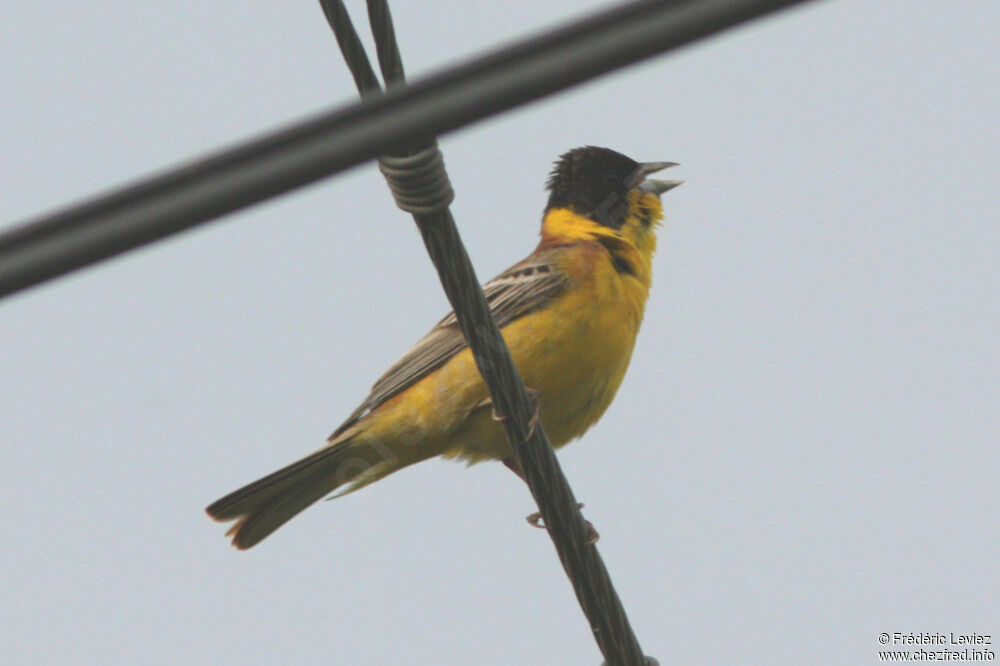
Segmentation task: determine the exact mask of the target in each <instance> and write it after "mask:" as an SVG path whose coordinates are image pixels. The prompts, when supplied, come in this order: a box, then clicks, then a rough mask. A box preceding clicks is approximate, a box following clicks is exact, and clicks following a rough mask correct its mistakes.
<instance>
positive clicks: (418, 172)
mask: <svg viewBox="0 0 1000 666" xmlns="http://www.w3.org/2000/svg"><path fill="white" fill-rule="evenodd" d="M378 168H379V171H381V172H382V175H383V176H385V179H386V181H387V182H388V183H389V189H390V190H391V191H392V196H393V198H394V199H395V200H396V205H397V206H399V207H400V208H401V209H403V210H405V211H406V212H407V213H412V214H413V215H430V214H431V213H439V212H442V211H444V210H447V208H448V206H449V205H450V204H451V202H452V201H453V200H454V199H455V191H454V190H453V189H452V188H451V181H450V180H448V173H447V172H446V171H445V168H444V156H443V155H442V154H441V151H440V150H439V149H438V146H437V142H436V141H435V142H434V143H432V144H431V145H429V146H427V147H426V148H424V149H423V150H420V151H418V152H417V153H415V154H413V155H384V156H382V157H380V158H378Z"/></svg>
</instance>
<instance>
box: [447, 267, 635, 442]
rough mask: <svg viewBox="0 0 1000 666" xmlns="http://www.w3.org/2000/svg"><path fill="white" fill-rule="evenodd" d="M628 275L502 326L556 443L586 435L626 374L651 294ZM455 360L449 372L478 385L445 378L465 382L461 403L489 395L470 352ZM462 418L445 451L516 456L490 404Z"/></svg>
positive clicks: (577, 291)
mask: <svg viewBox="0 0 1000 666" xmlns="http://www.w3.org/2000/svg"><path fill="white" fill-rule="evenodd" d="M627 280H628V281H625V280H623V279H622V278H620V277H619V276H618V275H617V274H606V275H605V280H604V283H601V284H593V285H591V287H592V288H588V289H571V290H568V291H567V292H566V293H565V294H564V295H563V296H561V297H560V298H558V299H557V300H556V301H555V302H553V303H551V304H550V305H549V306H548V307H547V308H545V310H544V311H539V312H536V313H532V314H530V315H527V316H525V317H522V318H521V319H519V320H517V321H514V322H512V323H511V324H509V325H508V326H506V327H505V328H504V330H503V335H504V339H505V340H506V341H507V345H508V346H509V347H510V350H511V354H512V356H513V358H514V362H515V363H516V364H517V367H518V369H519V370H520V372H521V376H522V378H523V379H524V382H525V384H526V385H527V387H528V388H529V389H532V390H534V391H537V392H538V396H539V400H540V403H541V416H542V423H543V425H544V426H545V431H546V433H547V434H548V436H549V440H550V441H551V442H552V445H553V446H555V447H559V446H562V445H564V444H566V443H567V442H569V441H570V440H572V439H575V438H577V437H579V436H580V435H582V434H583V433H584V432H585V431H586V430H587V429H588V428H589V427H590V426H591V425H593V424H594V423H595V422H596V421H597V420H598V419H599V418H600V417H601V415H603V414H604V412H605V410H606V409H607V408H608V406H609V405H610V404H611V401H612V400H613V399H614V397H615V393H616V392H617V390H618V387H619V386H620V385H621V382H622V379H623V378H624V376H625V371H626V370H627V369H628V363H629V360H630V358H631V356H632V349H633V347H634V346H635V338H636V334H637V333H638V330H639V324H640V322H641V320H642V309H643V305H644V303H645V296H646V290H645V289H644V288H642V286H641V285H640V284H639V283H638V282H636V281H635V280H631V279H630V278H629V279H627ZM632 283H634V284H632ZM448 365H449V366H454V367H447V368H446V373H447V374H448V375H452V372H454V373H455V375H454V376H455V377H456V378H457V377H458V376H462V377H465V378H467V377H469V371H471V372H472V373H474V374H473V375H472V376H473V377H474V378H475V381H474V386H464V387H460V386H456V385H455V384H452V383H451V382H450V381H448V380H446V381H445V384H450V385H451V386H452V387H453V388H456V389H459V390H458V393H459V394H461V395H462V398H463V399H462V400H461V402H462V403H464V404H466V405H469V404H481V403H483V402H485V401H487V393H486V389H485V386H484V385H483V384H482V382H481V380H480V379H479V375H478V373H476V371H475V369H474V368H473V367H471V366H472V365H473V361H472V356H471V352H469V351H468V350H465V351H463V352H462V353H461V354H460V355H459V356H458V357H456V358H455V359H453V360H452V362H451V363H449V364H448ZM442 379H445V378H444V377H442ZM459 383H461V382H459ZM472 399H475V401H474V402H471V400H472ZM448 402H450V401H448ZM455 425H456V427H455V428H454V430H452V437H451V438H450V439H451V440H452V442H453V443H454V444H455V445H454V446H453V447H452V448H450V449H449V450H447V451H445V452H444V454H445V455H447V456H449V457H459V458H463V459H465V460H468V461H469V462H477V461H479V460H483V459H488V458H494V459H498V458H499V459H502V458H506V457H509V456H510V455H511V451H510V445H509V443H508V442H507V438H506V435H505V432H504V430H503V427H502V426H501V424H499V423H498V422H497V421H496V420H495V419H494V415H493V410H492V406H491V405H490V404H488V403H487V404H485V405H482V406H480V407H478V408H476V409H473V410H472V411H471V412H470V413H468V415H467V416H466V418H464V419H461V421H460V422H458V423H456V424H455Z"/></svg>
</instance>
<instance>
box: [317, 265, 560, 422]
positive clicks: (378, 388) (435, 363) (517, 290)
mask: <svg viewBox="0 0 1000 666" xmlns="http://www.w3.org/2000/svg"><path fill="white" fill-rule="evenodd" d="M551 259H552V257H551V253H545V254H543V255H532V256H530V257H528V258H527V259H525V260H524V261H522V262H521V263H519V264H515V265H514V266H512V267H511V268H509V269H507V270H506V271H504V272H503V273H501V274H500V275H498V276H496V277H495V278H493V279H492V280H490V281H489V282H487V283H486V284H485V285H483V291H484V292H485V294H486V300H487V302H488V303H489V305H490V311H491V312H492V313H493V317H494V318H495V319H496V321H497V325H498V326H499V327H500V328H503V327H504V326H506V325H507V324H509V323H511V322H512V321H514V320H515V319H518V318H520V317H523V316H524V315H526V314H528V313H529V312H533V311H534V310H537V309H538V308H540V307H542V306H543V305H545V304H546V303H548V302H549V301H550V300H552V299H553V298H554V297H555V296H556V295H557V294H558V293H559V292H560V291H562V289H563V287H564V285H565V282H566V278H565V276H564V275H563V274H562V273H560V272H559V271H557V270H556V267H555V266H554V265H553V263H552V261H551ZM467 346H468V345H467V344H466V342H465V336H463V335H462V331H461V330H460V329H459V327H458V319H457V318H456V317H455V313H454V312H449V313H448V314H447V315H446V316H445V317H444V319H442V320H441V321H439V322H438V323H437V325H436V326H435V327H434V328H433V329H431V332H430V333H428V334H427V335H426V336H424V338H423V339H422V340H420V342H418V343H417V344H416V345H414V346H413V348H412V349H410V351H408V352H407V353H406V354H405V355H404V356H403V358H401V359H400V360H399V361H398V362H396V364H395V365H393V366H392V367H391V368H389V370H387V371H386V373H385V374H384V375H382V376H381V377H379V379H378V381H376V382H375V384H374V386H372V390H371V393H370V394H369V395H368V397H367V398H365V401H364V402H362V403H361V405H360V406H359V407H358V408H357V409H356V410H354V412H353V413H352V414H351V415H350V416H349V417H348V418H347V420H346V421H345V422H344V423H343V424H342V425H341V426H340V427H339V428H337V429H336V430H335V431H334V432H333V434H332V435H330V439H334V438H336V437H338V436H339V435H340V434H341V433H343V432H344V431H345V430H347V429H348V428H350V427H351V426H353V425H354V424H355V423H357V422H358V421H360V420H361V419H363V418H364V417H365V416H367V415H368V414H369V413H371V412H372V411H373V410H375V409H377V408H378V407H379V405H381V404H382V403H384V402H385V401H386V400H388V399H389V398H391V397H393V396H394V395H397V394H399V393H401V392H403V391H405V390H406V389H408V388H409V387H411V386H413V385H414V384H415V383H417V382H418V381H420V380H421V379H422V378H423V377H425V376H426V375H427V374H428V373H430V372H432V371H434V370H436V369H438V368H440V367H441V366H442V365H444V364H445V363H447V362H448V361H449V360H450V359H451V358H452V357H454V356H455V354H457V353H459V352H460V351H462V350H463V349H465V348H466V347H467Z"/></svg>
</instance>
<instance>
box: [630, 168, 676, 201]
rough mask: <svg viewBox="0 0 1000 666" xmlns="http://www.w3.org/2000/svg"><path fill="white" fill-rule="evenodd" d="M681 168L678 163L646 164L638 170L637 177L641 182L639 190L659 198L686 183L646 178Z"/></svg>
mask: <svg viewBox="0 0 1000 666" xmlns="http://www.w3.org/2000/svg"><path fill="white" fill-rule="evenodd" d="M675 166H680V165H679V164H677V162H644V163H642V164H640V165H639V168H638V169H637V170H636V173H635V177H636V180H638V181H639V185H638V187H639V189H640V190H642V191H643V192H650V193H651V194H655V195H656V196H659V195H661V194H663V193H664V192H666V191H668V190H672V189H674V188H675V187H677V186H678V185H681V184H683V183H684V181H683V180H646V176H648V175H649V174H651V173H656V172H657V171H663V170H664V169H669V168H670V167H675Z"/></svg>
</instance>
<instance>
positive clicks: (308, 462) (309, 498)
mask: <svg viewBox="0 0 1000 666" xmlns="http://www.w3.org/2000/svg"><path fill="white" fill-rule="evenodd" d="M385 453H386V452H385V449H384V447H380V446H358V445H357V443H355V442H352V441H351V440H345V441H341V442H337V443H336V444H333V445H331V446H328V447H326V448H323V449H320V450H319V451H316V452H315V453H313V454H311V455H309V456H306V457H305V458H303V459H302V460H299V461H298V462H294V463H292V464H291V465H288V466H287V467H284V468H282V469H279V470H278V471H276V472H273V473H271V474H268V475H267V476H265V477H263V478H261V479H258V480H257V481H254V482H253V483H250V484H248V485H246V486H244V487H242V488H240V489H239V490H236V491H234V492H232V493H230V494H228V495H226V496H225V497H223V498H221V499H219V500H217V501H215V502H213V503H212V504H210V505H209V506H208V508H207V509H205V511H206V512H207V513H208V515H209V516H211V517H212V518H214V519H215V520H218V521H221V522H226V521H230V520H235V521H236V522H235V523H234V524H233V526H232V527H231V528H230V530H229V531H228V532H227V533H226V536H232V537H233V545H234V546H236V547H237V548H239V549H241V550H244V549H247V548H251V547H253V546H255V545H257V544H258V543H260V542H261V541H262V540H264V539H265V538H266V537H267V536H268V535H270V534H271V533H272V532H274V531H275V530H276V529H278V528H279V527H281V526H282V525H284V524H285V523H286V522H288V521H289V520H291V519H292V518H293V517H295V516H296V515H297V514H298V513H299V512H301V511H303V510H304V509H305V508H307V507H308V506H310V505H311V504H313V503H315V502H317V501H319V500H320V499H322V498H323V497H324V496H325V495H328V494H329V493H331V492H333V491H334V490H336V489H337V487H339V486H341V485H343V484H344V483H346V482H348V481H352V480H353V481H355V483H354V486H355V487H358V486H359V485H363V484H364V483H365V476H367V475H366V472H369V471H370V470H372V468H384V467H386V466H387V464H388V466H390V467H394V465H393V463H395V462H396V461H395V460H393V459H387V458H386V457H385ZM389 471H394V469H393V470H386V472H384V473H389ZM359 477H360V478H359ZM352 489H353V488H352Z"/></svg>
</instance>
